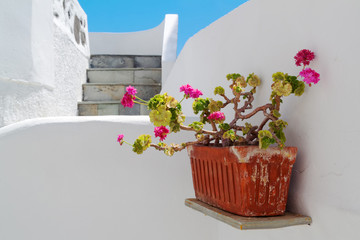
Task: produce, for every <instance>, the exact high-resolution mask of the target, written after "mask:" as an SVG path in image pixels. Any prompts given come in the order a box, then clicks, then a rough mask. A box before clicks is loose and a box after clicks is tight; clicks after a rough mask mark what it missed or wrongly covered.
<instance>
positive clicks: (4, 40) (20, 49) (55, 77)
mask: <svg viewBox="0 0 360 240" xmlns="http://www.w3.org/2000/svg"><path fill="white" fill-rule="evenodd" d="M64 6H65V8H64ZM0 9H1V10H0V11H1V13H2V14H0V35H1V36H2V37H1V38H0V50H1V53H2V54H0V127H2V126H4V125H8V124H11V123H14V122H18V121H21V120H24V119H29V118H35V117H46V116H69V115H70V116H75V115H77V102H78V101H80V100H81V96H82V88H81V84H82V83H83V82H85V81H86V69H87V68H88V59H89V44H88V35H87V23H86V21H87V17H86V14H85V13H84V12H83V10H82V9H81V7H80V5H79V3H78V2H77V1H76V0H68V1H65V2H64V5H63V1H60V0H54V1H45V2H44V1H40V0H32V1H22V3H21V4H19V3H18V1H16V2H14V1H10V0H5V1H1V3H0ZM69 15H70V16H69ZM75 17H78V18H79V19H81V20H82V24H80V25H79V24H77V25H76V21H75ZM75 25H76V28H77V30H75V29H74V28H75ZM76 33H78V34H79V38H78V39H80V41H79V43H78V42H77V40H76V36H75V34H76Z"/></svg>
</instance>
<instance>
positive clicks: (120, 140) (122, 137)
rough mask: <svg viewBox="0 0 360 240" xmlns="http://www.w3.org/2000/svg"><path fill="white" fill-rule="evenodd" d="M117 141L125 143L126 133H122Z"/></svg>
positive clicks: (121, 143)
mask: <svg viewBox="0 0 360 240" xmlns="http://www.w3.org/2000/svg"><path fill="white" fill-rule="evenodd" d="M117 141H118V142H119V143H120V146H121V145H123V143H124V135H122V134H120V135H119V136H118V139H117Z"/></svg>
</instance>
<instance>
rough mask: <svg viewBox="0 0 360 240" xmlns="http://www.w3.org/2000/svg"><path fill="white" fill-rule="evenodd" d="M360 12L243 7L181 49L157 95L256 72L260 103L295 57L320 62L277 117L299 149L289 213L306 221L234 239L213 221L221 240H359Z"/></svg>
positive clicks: (343, 5) (282, 4)
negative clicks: (307, 54)
mask: <svg viewBox="0 0 360 240" xmlns="http://www.w3.org/2000/svg"><path fill="white" fill-rule="evenodd" d="M359 12H360V2H359V1H357V0H344V1H335V0H331V1H328V0H316V1H314V0H272V1H269V0H250V1H249V2H247V3H245V4H244V5H242V6H240V7H239V8H237V9H235V10H234V11H232V12H231V13H229V14H228V15H226V16H224V17H223V18H221V19H219V20H218V21H216V22H214V23H213V24H211V25H210V26H208V27H207V28H205V29H203V30H202V31H200V32H199V33H198V34H196V35H195V36H194V37H193V38H191V39H190V40H189V41H188V42H187V44H186V45H185V47H184V48H183V50H182V52H181V53H180V55H179V57H178V60H177V62H176V63H175V65H174V68H173V70H172V72H171V73H170V76H169V78H168V82H167V84H165V86H164V87H163V91H165V92H168V93H171V94H173V93H175V94H174V95H176V96H177V97H178V98H180V93H179V86H181V85H183V84H186V83H189V84H191V85H192V86H193V87H196V88H199V89H201V90H203V91H204V92H205V93H206V95H210V94H212V91H213V89H214V87H216V86H218V85H220V84H227V83H226V80H225V75H226V74H227V73H233V72H239V73H242V74H244V75H247V74H249V73H252V72H255V73H257V74H258V75H259V76H260V77H261V78H262V80H263V85H262V86H261V87H260V89H259V91H258V93H257V95H258V97H259V99H260V101H258V102H257V103H262V102H266V101H267V100H268V98H269V95H270V84H271V75H272V73H274V72H277V71H285V72H289V73H291V74H297V73H298V71H299V68H298V67H296V66H295V64H294V59H293V56H294V55H295V54H296V53H297V51H298V50H300V49H303V48H308V49H311V50H313V51H315V54H316V55H317V58H316V61H315V62H314V63H313V64H312V65H311V67H313V68H315V69H317V70H318V71H319V72H320V78H321V80H320V82H319V84H318V85H316V86H313V87H311V88H307V89H306V92H305V94H304V95H303V96H302V97H301V98H297V97H295V96H294V97H290V98H288V99H285V103H284V104H283V106H282V110H281V113H282V114H283V117H284V119H285V120H286V121H288V123H289V126H288V129H287V132H286V134H287V138H288V144H289V145H294V146H297V147H298V148H299V154H298V158H297V162H296V164H295V169H294V174H293V178H292V182H291V190H290V198H289V202H288V205H289V209H291V210H294V211H296V212H298V213H302V214H307V215H310V216H311V217H312V218H313V224H312V225H311V226H310V227H309V226H299V227H291V228H287V229H279V230H261V231H249V232H239V231H238V230H235V229H233V228H231V227H229V226H226V225H224V224H221V223H219V235H218V239H221V240H225V239H226V240H231V239H239V238H243V239H254V240H257V239H324V240H325V239H359V236H360V234H359V232H358V229H357V225H358V223H359V222H360V205H359V200H360V190H359V189H360V180H359V178H358V169H359V168H360V162H359V161H358V153H357V148H358V144H359V137H360V125H359V124H358V123H357V122H358V119H359V117H360V108H359V106H358V103H359V102H360V94H359V89H360V81H358V79H357V77H356V76H357V75H358V72H357V71H358V67H357V66H359V65H360V59H359V58H358V56H359V54H360V48H359V42H360V28H359V27H358V23H359V22H360V15H359ZM190 107H191V105H190V106H189V107H187V108H185V111H187V112H188V113H191V109H190Z"/></svg>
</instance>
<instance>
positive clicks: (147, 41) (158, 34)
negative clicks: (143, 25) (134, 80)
mask: <svg viewBox="0 0 360 240" xmlns="http://www.w3.org/2000/svg"><path fill="white" fill-rule="evenodd" d="M163 34H164V22H162V23H161V24H160V25H159V26H157V27H155V28H153V29H149V30H145V31H139V32H129V33H105V32H90V33H89V37H90V52H91V54H92V55H98V54H104V55H105V54H110V55H161V52H162V38H163Z"/></svg>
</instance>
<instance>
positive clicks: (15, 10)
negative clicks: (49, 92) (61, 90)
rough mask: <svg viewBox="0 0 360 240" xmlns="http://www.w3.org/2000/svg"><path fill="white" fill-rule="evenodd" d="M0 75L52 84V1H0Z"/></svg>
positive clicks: (3, 77) (5, 77) (7, 77)
mask: <svg viewBox="0 0 360 240" xmlns="http://www.w3.org/2000/svg"><path fill="white" fill-rule="evenodd" d="M0 9H1V10H0V11H1V14H0V36H1V38H0V50H1V54H0V79H13V80H21V81H27V82H37V83H41V84H44V85H47V86H53V85H54V71H53V70H54V59H53V58H52V56H53V54H54V49H53V47H52V46H53V39H52V38H50V36H52V35H53V27H52V24H53V23H52V21H49V19H52V1H45V2H44V1H40V0H30V1H29V0H19V1H13V0H2V1H1V2H0Z"/></svg>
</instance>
